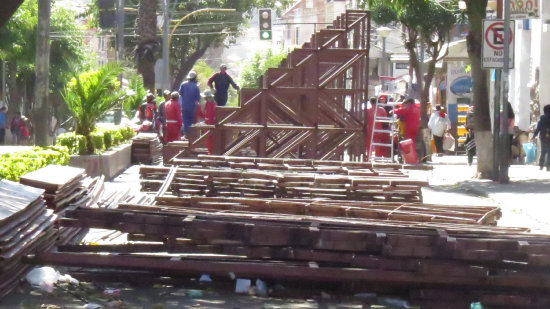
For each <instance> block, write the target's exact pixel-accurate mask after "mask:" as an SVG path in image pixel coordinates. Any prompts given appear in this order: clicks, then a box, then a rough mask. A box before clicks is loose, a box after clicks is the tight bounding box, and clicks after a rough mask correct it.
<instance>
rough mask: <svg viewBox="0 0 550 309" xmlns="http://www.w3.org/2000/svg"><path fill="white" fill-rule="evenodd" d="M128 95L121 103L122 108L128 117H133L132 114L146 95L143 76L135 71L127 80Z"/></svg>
mask: <svg viewBox="0 0 550 309" xmlns="http://www.w3.org/2000/svg"><path fill="white" fill-rule="evenodd" d="M128 90H129V93H128V97H127V99H126V100H124V102H123V103H122V110H123V111H124V114H125V115H126V117H128V118H129V119H132V118H134V114H135V112H136V111H137V109H138V108H139V106H140V105H141V103H142V102H143V98H145V95H147V89H145V86H144V85H143V77H142V76H141V75H139V74H137V73H135V72H134V73H132V75H131V76H130V80H129V81H128Z"/></svg>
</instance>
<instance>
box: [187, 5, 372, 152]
mask: <svg viewBox="0 0 550 309" xmlns="http://www.w3.org/2000/svg"><path fill="white" fill-rule="evenodd" d="M369 29H370V15H369V12H367V11H360V10H348V11H346V13H344V14H342V15H341V16H340V17H338V18H337V19H336V20H335V21H334V22H333V24H332V26H329V27H327V28H326V29H322V30H320V31H319V32H317V33H315V34H314V35H313V36H312V38H311V41H310V42H308V43H306V44H304V45H303V47H302V48H300V49H296V50H294V51H292V52H291V53H290V54H289V55H288V57H287V58H286V59H285V60H283V62H282V63H281V65H280V67H279V68H274V69H268V70H267V72H266V73H265V75H264V76H263V77H262V78H261V81H260V84H261V85H262V86H261V88H260V89H242V90H241V93H240V104H239V105H240V106H239V107H218V108H217V109H216V125H197V126H195V127H194V128H193V133H192V134H191V135H192V136H194V137H192V138H191V143H190V147H189V150H190V151H193V150H194V149H196V148H199V147H204V146H203V145H204V141H205V140H206V138H207V137H208V136H209V135H212V136H214V147H213V152H214V154H218V155H243V154H245V155H248V156H257V157H273V158H283V157H291V158H310V159H323V160H329V159H337V160H343V159H344V156H345V155H348V156H349V157H348V158H349V159H351V160H354V161H360V160H362V158H363V154H364V152H365V112H364V109H363V102H365V99H366V97H367V89H368V66H369V62H368V59H369V40H370V35H369Z"/></svg>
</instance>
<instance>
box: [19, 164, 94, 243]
mask: <svg viewBox="0 0 550 309" xmlns="http://www.w3.org/2000/svg"><path fill="white" fill-rule="evenodd" d="M20 182H21V183H22V184H24V185H28V186H31V187H34V188H39V189H43V190H44V193H43V198H44V200H45V201H46V205H47V207H48V208H50V209H52V210H53V211H54V212H55V213H56V214H57V215H62V214H63V212H65V211H66V210H67V209H74V208H76V207H91V206H93V205H95V204H96V203H97V201H98V199H99V196H100V195H101V192H102V190H103V185H104V177H103V176H101V177H95V178H92V177H87V176H86V173H85V170H84V169H81V168H76V167H70V166H62V165H48V166H46V167H43V168H41V169H38V170H36V171H33V172H30V173H28V174H26V175H24V176H22V177H21V178H20ZM83 232H84V231H82V230H81V229H78V228H60V229H59V234H58V236H59V243H62V244H64V243H68V242H72V241H75V240H77V239H78V238H79V237H80V236H81V234H82V233H83Z"/></svg>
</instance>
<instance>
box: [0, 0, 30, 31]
mask: <svg viewBox="0 0 550 309" xmlns="http://www.w3.org/2000/svg"><path fill="white" fill-rule="evenodd" d="M23 2H24V0H2V9H1V10H0V28H2V27H3V26H4V25H5V24H6V23H7V22H8V20H10V18H11V16H12V15H13V14H14V13H15V12H16V11H17V8H19V6H20V5H21V4H22V3H23Z"/></svg>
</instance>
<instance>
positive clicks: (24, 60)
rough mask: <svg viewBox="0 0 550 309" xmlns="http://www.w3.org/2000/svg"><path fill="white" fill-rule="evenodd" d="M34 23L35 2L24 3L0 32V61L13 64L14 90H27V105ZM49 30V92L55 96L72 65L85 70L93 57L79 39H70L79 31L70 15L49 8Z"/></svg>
mask: <svg viewBox="0 0 550 309" xmlns="http://www.w3.org/2000/svg"><path fill="white" fill-rule="evenodd" d="M37 21H38V4H37V0H27V1H25V2H23V4H21V6H20V7H19V8H18V10H17V11H16V13H15V14H14V16H13V17H12V18H11V19H10V21H9V22H8V23H7V24H6V26H5V27H2V28H0V38H1V39H0V59H2V60H6V61H7V62H8V63H12V64H16V68H17V87H18V88H19V89H27V96H29V97H30V101H32V96H33V95H34V93H33V88H32V87H28V88H27V85H29V84H32V83H33V82H34V78H35V72H34V63H35V57H36V24H37ZM50 27H51V30H50V32H51V34H52V35H51V39H50V40H51V45H50V48H51V50H50V90H51V92H53V93H58V92H59V91H61V89H63V87H64V86H65V84H66V83H67V81H69V79H70V78H71V77H72V76H71V75H70V69H69V68H70V67H71V66H72V65H77V66H79V67H83V68H88V67H89V66H90V64H91V63H92V62H94V59H95V58H94V56H95V55H94V54H93V53H90V49H89V48H87V47H86V46H85V44H84V41H83V37H82V36H79V35H73V34H75V33H79V32H80V31H82V30H83V27H82V26H81V25H80V24H79V22H78V20H77V19H76V18H75V13H74V12H73V11H71V10H68V9H66V8H64V7H60V6H53V7H52V11H51V22H50ZM13 101H15V99H14V100H13Z"/></svg>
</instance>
